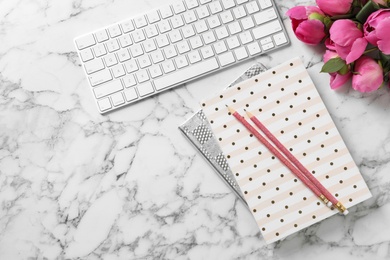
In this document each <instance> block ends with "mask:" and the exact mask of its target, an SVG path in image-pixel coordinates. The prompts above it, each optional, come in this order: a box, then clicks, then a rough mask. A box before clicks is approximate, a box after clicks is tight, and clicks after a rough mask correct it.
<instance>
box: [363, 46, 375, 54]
mask: <svg viewBox="0 0 390 260" xmlns="http://www.w3.org/2000/svg"><path fill="white" fill-rule="evenodd" d="M377 49H378V47H374V48H371V49H368V50H366V51H365V52H363V54H367V53H369V52H372V51H376V50H377Z"/></svg>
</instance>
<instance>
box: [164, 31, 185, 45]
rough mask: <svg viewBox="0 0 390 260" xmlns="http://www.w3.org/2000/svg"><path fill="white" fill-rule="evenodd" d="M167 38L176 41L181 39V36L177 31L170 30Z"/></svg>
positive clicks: (172, 41)
mask: <svg viewBox="0 0 390 260" xmlns="http://www.w3.org/2000/svg"><path fill="white" fill-rule="evenodd" d="M168 35H169V39H170V40H171V43H176V42H178V41H181V40H182V39H183V38H182V37H181V34H180V32H179V31H176V30H174V31H171V32H169V34H168Z"/></svg>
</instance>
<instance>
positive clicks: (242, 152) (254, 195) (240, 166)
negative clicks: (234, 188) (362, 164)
mask: <svg viewBox="0 0 390 260" xmlns="http://www.w3.org/2000/svg"><path fill="white" fill-rule="evenodd" d="M226 105H229V106H230V107H232V108H234V109H235V110H236V111H237V112H239V113H240V114H241V115H243V116H244V115H245V112H244V109H246V110H248V111H250V112H251V113H252V114H254V115H255V116H256V117H257V118H258V119H259V120H260V121H261V122H262V123H263V124H264V125H265V126H266V127H267V128H268V129H269V130H270V131H271V132H272V133H273V134H274V135H275V136H276V138H278V139H279V141H280V142H281V143H282V144H283V145H284V146H285V147H286V148H287V149H289V150H290V151H291V153H292V154H294V156H295V157H296V158H297V159H298V160H299V161H301V163H302V164H303V165H304V166H305V167H306V168H307V169H309V171H310V172H312V173H313V174H314V176H315V177H316V178H317V179H318V180H319V181H320V182H321V183H322V184H323V185H324V186H325V187H326V188H327V189H328V190H329V191H330V192H331V193H332V194H333V195H334V196H336V198H337V199H338V200H339V201H341V202H342V203H343V204H344V205H345V206H346V207H347V208H349V207H351V206H353V205H356V204H357V203H359V202H362V201H364V200H366V199H368V198H370V197H371V193H370V191H369V190H368V188H367V185H366V183H365V181H364V179H363V178H362V176H361V174H360V172H359V169H358V168H357V166H356V164H355V163H354V161H353V159H352V157H351V155H350V153H349V151H348V149H347V147H346V146H345V144H344V142H343V140H342V138H341V136H340V134H339V132H338V130H337V128H336V126H335V125H334V123H333V121H332V118H331V117H330V115H329V113H328V111H327V109H326V107H325V105H324V103H323V102H322V100H321V97H320V96H319V94H318V92H317V90H316V88H315V86H314V84H313V82H312V80H311V79H310V76H309V74H308V73H307V71H306V69H305V67H304V66H303V64H302V62H301V60H300V59H299V58H295V59H292V60H290V61H287V62H285V63H283V64H281V65H279V66H277V67H275V68H273V69H269V70H268V71H266V72H264V73H262V74H260V75H258V76H255V77H253V78H251V79H248V80H246V81H244V82H242V83H239V84H237V85H236V86H234V87H232V88H229V89H227V90H224V91H222V92H220V93H219V94H218V95H216V96H214V97H212V98H209V99H207V100H205V101H203V102H202V104H201V106H202V109H203V111H204V113H205V115H206V117H207V119H208V121H209V122H210V125H211V128H212V130H213V132H214V134H215V136H216V138H217V140H218V142H219V145H220V147H221V149H222V151H223V153H224V155H225V156H226V158H227V160H228V163H229V166H230V168H231V169H232V172H233V174H234V176H235V178H236V180H237V183H238V185H239V186H240V188H241V190H242V192H243V193H244V197H245V200H246V201H247V203H248V205H249V208H250V210H251V211H252V213H253V216H254V217H255V219H256V222H257V224H258V226H259V228H260V230H261V233H262V235H263V237H264V239H265V241H266V242H267V243H272V242H274V241H277V240H279V239H281V238H284V237H286V236H288V235H290V234H292V233H294V232H297V231H299V230H301V229H303V228H305V227H308V226H310V225H312V224H314V223H316V222H318V221H321V220H323V219H325V218H327V217H329V216H331V215H333V214H336V213H338V211H337V210H336V209H333V210H331V209H329V208H328V207H326V206H325V205H324V204H323V203H322V202H320V201H319V199H318V198H317V197H316V196H315V195H314V194H313V193H312V191H311V190H309V189H308V188H307V187H306V186H305V185H304V184H303V183H302V182H301V181H300V180H299V179H297V178H296V177H295V175H294V174H293V173H292V172H290V170H289V169H288V168H287V167H286V166H284V165H283V164H282V163H281V162H280V161H279V160H278V159H277V158H275V157H274V156H273V155H272V154H271V153H270V152H269V151H268V150H267V149H266V147H265V146H263V145H262V144H261V143H260V142H259V141H258V140H257V139H256V138H255V137H251V135H250V133H249V131H248V130H247V129H246V128H245V127H244V126H242V125H241V124H240V123H239V122H238V121H237V120H236V119H235V118H234V117H233V116H232V115H229V113H228V110H227V108H226ZM247 120H248V121H250V120H249V119H248V118H247Z"/></svg>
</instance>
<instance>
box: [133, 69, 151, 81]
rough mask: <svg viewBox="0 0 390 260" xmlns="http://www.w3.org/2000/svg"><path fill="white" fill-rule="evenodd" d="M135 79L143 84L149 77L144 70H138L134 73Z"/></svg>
mask: <svg viewBox="0 0 390 260" xmlns="http://www.w3.org/2000/svg"><path fill="white" fill-rule="evenodd" d="M135 77H136V78H137V80H138V82H139V83H142V82H145V81H148V80H149V75H148V72H147V71H146V70H140V71H138V72H136V73H135Z"/></svg>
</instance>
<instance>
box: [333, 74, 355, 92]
mask: <svg viewBox="0 0 390 260" xmlns="http://www.w3.org/2000/svg"><path fill="white" fill-rule="evenodd" d="M330 76H331V77H330V88H331V89H338V88H340V87H341V86H342V85H344V84H345V83H346V82H347V81H348V80H349V79H350V78H351V76H352V73H351V72H348V73H347V74H345V75H341V74H338V73H332V74H331V75H330Z"/></svg>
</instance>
